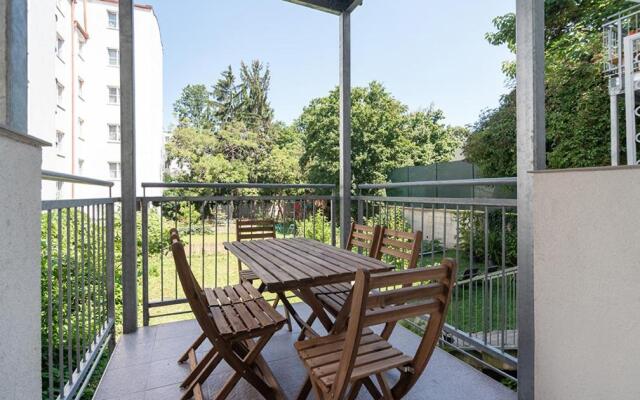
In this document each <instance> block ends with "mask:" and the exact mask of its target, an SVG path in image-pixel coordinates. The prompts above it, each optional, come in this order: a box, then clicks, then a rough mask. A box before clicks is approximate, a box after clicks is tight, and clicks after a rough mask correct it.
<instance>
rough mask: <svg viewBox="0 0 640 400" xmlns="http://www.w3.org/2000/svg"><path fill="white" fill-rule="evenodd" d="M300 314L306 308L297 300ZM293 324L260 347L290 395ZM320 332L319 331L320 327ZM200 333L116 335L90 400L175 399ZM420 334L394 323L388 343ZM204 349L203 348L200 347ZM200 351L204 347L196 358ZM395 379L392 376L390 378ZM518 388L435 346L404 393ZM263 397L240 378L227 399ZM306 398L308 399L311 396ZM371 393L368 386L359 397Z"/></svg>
mask: <svg viewBox="0 0 640 400" xmlns="http://www.w3.org/2000/svg"><path fill="white" fill-rule="evenodd" d="M296 307H297V308H298V309H299V310H300V311H299V312H300V314H301V315H303V316H305V315H306V314H307V313H308V311H307V308H306V307H305V306H304V305H302V304H301V305H296ZM296 331H297V329H295V327H294V332H293V333H290V332H289V331H287V329H286V327H285V328H283V329H282V330H281V331H279V332H278V333H276V334H275V335H274V337H273V338H272V339H271V341H270V342H269V344H268V345H267V346H266V348H265V350H264V351H263V353H262V354H263V356H264V357H265V359H266V360H267V362H268V363H269V365H270V366H271V369H272V370H273V372H274V374H275V376H276V378H277V379H278V381H279V382H280V385H281V386H282V388H283V390H284V391H285V394H286V396H287V397H288V398H289V399H294V398H295V397H296V395H297V392H298V389H299V388H300V386H301V385H302V383H303V382H304V378H305V370H304V368H303V366H302V364H301V362H300V360H299V359H298V356H297V354H296V352H295V350H294V348H293V342H294V341H295V340H296V337H297V333H296ZM318 332H322V329H321V328H319V329H318ZM199 334H200V329H199V327H198V325H197V323H196V322H195V321H183V322H176V323H170V324H164V325H157V326H151V327H146V328H140V329H139V330H138V331H137V332H136V333H135V334H130V335H124V336H122V337H121V338H120V340H119V342H118V344H117V346H116V349H115V351H114V354H113V356H112V358H111V360H110V361H109V365H108V367H107V371H106V373H105V374H104V376H103V377H102V381H101V382H100V385H99V387H98V390H97V392H96V395H95V397H94V400H133V399H136V400H145V399H146V400H151V399H153V400H165V399H167V400H169V399H171V400H177V399H180V394H181V393H180V389H179V387H178V384H179V382H180V381H181V380H182V379H184V377H185V376H186V375H187V371H188V367H187V366H186V365H179V364H178V363H177V362H176V360H177V359H178V357H179V356H180V355H181V354H182V352H183V351H184V350H185V349H186V348H187V347H188V346H189V345H190V344H191V343H192V342H193V340H195V338H196V337H197V336H198V335H199ZM418 340H419V337H418V336H416V335H415V334H413V333H411V332H409V331H408V330H406V329H404V328H402V327H400V326H398V327H397V328H396V329H395V331H394V334H393V336H392V338H391V342H392V343H393V344H394V346H396V347H397V348H399V349H400V350H402V351H404V352H405V353H407V354H411V355H413V354H414V351H415V349H416V347H417V346H418ZM203 351H204V350H203ZM201 356H202V351H201V352H200V354H199V357H201ZM230 374H231V369H230V368H229V367H228V366H227V365H223V364H221V365H219V366H218V368H217V369H216V370H215V371H214V374H212V375H211V377H210V378H209V380H208V381H207V382H206V384H205V386H204V394H205V398H207V399H211V398H213V396H214V394H215V393H216V392H217V391H218V390H219V389H220V387H221V386H222V384H223V383H224V382H225V381H226V380H227V378H228V377H229V376H230ZM390 380H391V382H393V378H391V379H390ZM516 397H517V396H516V393H515V392H513V391H511V390H509V389H507V388H506V387H504V386H502V385H501V384H500V383H498V382H496V381H494V380H492V379H491V378H489V377H487V376H485V375H483V374H482V373H480V372H478V371H477V370H475V369H473V368H471V367H470V366H468V365H467V364H465V363H463V362H462V361H460V360H458V359H456V358H455V357H453V356H451V355H449V354H448V353H446V352H444V351H442V350H440V349H436V351H435V353H434V354H433V357H432V358H431V361H430V363H429V365H428V367H427V370H426V372H425V373H424V374H423V375H422V377H421V379H420V381H419V382H418V384H417V385H416V386H415V387H414V388H413V389H412V390H411V392H410V393H409V394H408V395H407V396H406V397H405V398H406V399H423V400H471V399H473V400H515V399H516ZM261 398H262V397H261V396H260V395H259V394H258V393H257V391H255V390H254V389H253V388H252V387H251V386H250V385H249V384H247V383H246V382H244V381H241V382H240V383H239V384H238V385H237V386H236V388H235V389H234V391H233V392H232V393H231V395H230V396H229V399H234V400H236V399H237V400H247V399H261ZM309 398H312V397H311V396H310V397H309ZM367 398H370V396H369V394H368V392H366V390H362V391H361V392H360V396H359V397H358V399H367Z"/></svg>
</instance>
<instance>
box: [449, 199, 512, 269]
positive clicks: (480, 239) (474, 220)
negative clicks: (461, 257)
mask: <svg viewBox="0 0 640 400" xmlns="http://www.w3.org/2000/svg"><path fill="white" fill-rule="evenodd" d="M487 216H488V225H487V226H488V228H489V229H488V232H487V234H488V239H489V242H488V258H489V266H493V265H502V256H503V251H502V210H489V212H488V215H487ZM457 218H458V223H459V224H460V225H459V226H460V230H459V235H460V238H459V239H460V247H461V249H462V251H463V252H465V253H467V254H468V253H470V252H471V251H472V245H473V260H474V261H475V262H477V263H478V264H477V265H484V259H485V212H484V211H473V212H471V211H462V212H460V213H458V215H457ZM504 231H505V234H504V239H505V252H504V258H505V266H506V267H513V266H516V265H517V263H518V256H517V254H518V253H517V251H518V240H517V237H518V236H517V235H518V226H517V215H516V214H515V213H510V212H506V213H505V222H504Z"/></svg>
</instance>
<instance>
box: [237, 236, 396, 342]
mask: <svg viewBox="0 0 640 400" xmlns="http://www.w3.org/2000/svg"><path fill="white" fill-rule="evenodd" d="M224 247H225V248H226V249H227V250H229V252H231V253H232V254H233V255H235V256H236V257H237V258H238V259H239V260H240V261H241V262H242V263H243V264H245V265H246V266H247V267H248V268H250V269H251V270H252V271H253V272H254V273H255V274H256V275H257V276H258V277H259V278H260V280H261V281H262V283H263V284H264V286H265V290H267V291H269V292H272V293H276V294H277V295H278V296H279V297H280V299H281V301H282V303H283V305H284V306H285V307H286V308H287V310H288V311H289V313H290V314H291V316H292V317H293V318H294V319H295V321H296V322H297V323H298V325H300V327H301V328H302V329H303V331H308V332H310V333H312V334H315V332H313V329H311V328H310V326H309V325H308V324H307V321H304V320H303V319H302V318H301V317H300V316H299V315H298V314H297V312H296V310H295V309H294V308H293V307H292V306H291V304H290V303H289V301H288V300H287V298H286V296H285V294H284V292H285V291H292V292H294V293H295V294H296V295H297V296H299V297H300V298H301V299H302V300H303V301H304V302H305V303H307V304H308V305H309V306H310V307H311V309H312V310H313V312H314V313H315V314H316V315H317V317H318V319H319V320H320V322H321V323H322V325H323V326H324V328H325V329H326V330H327V332H330V331H331V329H332V327H333V325H334V323H333V322H332V321H331V319H330V318H329V316H328V315H327V314H326V312H325V311H324V309H323V307H322V305H321V304H320V302H319V301H318V300H317V299H316V297H315V295H314V294H313V292H312V291H311V287H313V286H319V285H327V284H333V283H344V282H351V281H353V280H354V279H355V273H356V271H357V270H358V269H359V268H366V269H368V270H370V271H372V272H384V271H388V270H390V269H392V268H393V267H392V266H390V265H389V264H385V263H384V262H382V261H379V260H376V259H373V258H371V257H367V256H364V255H360V254H357V253H354V252H351V251H348V250H344V249H340V248H338V247H334V246H330V245H326V244H323V243H320V242H318V241H315V240H309V239H303V238H293V239H267V240H252V241H244V242H226V243H224ZM346 308H348V307H346ZM346 308H345V309H346ZM316 335H317V334H316Z"/></svg>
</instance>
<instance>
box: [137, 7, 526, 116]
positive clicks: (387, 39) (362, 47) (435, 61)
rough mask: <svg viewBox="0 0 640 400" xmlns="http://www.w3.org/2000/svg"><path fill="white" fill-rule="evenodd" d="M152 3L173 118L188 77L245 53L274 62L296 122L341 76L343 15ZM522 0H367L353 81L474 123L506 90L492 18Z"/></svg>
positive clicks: (280, 107)
mask: <svg viewBox="0 0 640 400" xmlns="http://www.w3.org/2000/svg"><path fill="white" fill-rule="evenodd" d="M140 2H141V3H146V4H151V5H153V6H154V8H155V12H156V14H157V16H158V19H159V22H160V30H161V34H162V41H163V46H164V108H165V110H164V113H165V125H167V126H168V125H169V124H170V123H171V122H173V115H172V104H173V102H174V101H175V99H176V98H177V97H178V95H179V93H180V90H181V89H182V88H183V87H184V86H185V85H187V84H189V83H205V84H207V85H211V84H213V83H215V82H216V80H217V79H218V77H219V74H220V72H221V71H222V70H223V69H225V68H226V66H227V65H229V64H231V65H232V66H233V67H234V68H236V67H237V65H238V64H239V63H240V60H245V61H250V60H252V59H256V58H257V59H260V60H262V61H263V62H265V63H268V64H269V66H270V67H271V72H272V81H271V93H270V99H271V105H272V107H273V108H274V110H275V116H276V118H277V119H279V120H282V121H285V122H291V121H292V120H294V119H295V118H297V117H298V116H299V115H300V112H301V111H302V108H303V107H304V106H305V105H307V104H308V103H309V101H310V100H311V99H313V98H316V97H320V96H324V95H326V94H327V93H328V91H329V90H330V89H331V88H333V87H334V86H336V85H337V83H338V17H336V16H334V15H331V14H326V13H322V12H318V11H316V10H312V9H309V8H306V7H301V6H298V5H294V4H291V3H287V2H285V1H282V0H188V1H187V0H184V1H176V0H140ZM514 8H515V1H514V0H481V1H478V0H461V1H438V0H364V5H363V6H362V7H359V8H358V9H357V10H356V11H355V12H354V14H353V15H352V77H353V84H354V86H355V85H366V84H367V83H368V82H369V81H371V80H378V81H380V82H382V83H383V84H384V85H385V86H386V87H387V89H389V90H390V91H391V93H393V95H394V96H395V97H396V98H398V99H399V100H401V101H402V102H404V103H405V104H407V105H409V107H410V108H411V109H412V110H414V109H419V108H426V107H429V105H431V104H433V105H435V106H436V107H437V108H440V109H442V110H443V111H444V112H445V116H446V118H447V120H446V122H447V123H449V124H458V125H464V124H468V123H472V122H474V121H475V120H476V119H477V117H478V114H479V113H480V112H481V110H483V109H485V108H488V107H494V106H496V105H497V104H498V100H499V98H500V95H501V94H503V93H505V91H506V89H505V85H504V76H503V75H502V72H501V70H500V66H501V63H502V61H504V60H506V59H510V58H512V56H511V54H509V52H508V50H507V49H506V48H504V47H501V48H496V47H494V46H491V45H489V44H488V43H487V42H486V40H485V39H484V34H485V33H486V32H488V31H491V30H493V26H492V23H491V20H492V19H493V17H495V16H497V15H502V14H504V13H507V12H512V11H513V10H514Z"/></svg>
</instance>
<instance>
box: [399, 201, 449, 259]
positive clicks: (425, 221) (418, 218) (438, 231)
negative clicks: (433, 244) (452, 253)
mask: <svg viewBox="0 0 640 400" xmlns="http://www.w3.org/2000/svg"><path fill="white" fill-rule="evenodd" d="M404 217H405V219H406V220H407V221H409V222H410V223H411V224H412V225H411V226H413V230H422V237H423V238H424V240H432V239H433V238H435V239H436V240H439V241H440V243H441V244H442V245H443V246H445V247H446V248H448V249H449V248H455V247H456V238H457V236H458V231H457V224H456V219H457V215H456V211H455V208H454V210H447V212H446V213H445V212H444V210H443V209H436V210H435V212H432V210H431V207H430V206H428V207H425V208H424V209H422V208H417V207H413V208H412V207H406V208H405V209H404ZM434 223H435V225H434V226H433V228H432V224H434ZM445 227H446V229H445ZM434 235H435V236H434ZM445 235H446V236H445ZM431 236H434V237H433V238H432V237H431Z"/></svg>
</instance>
